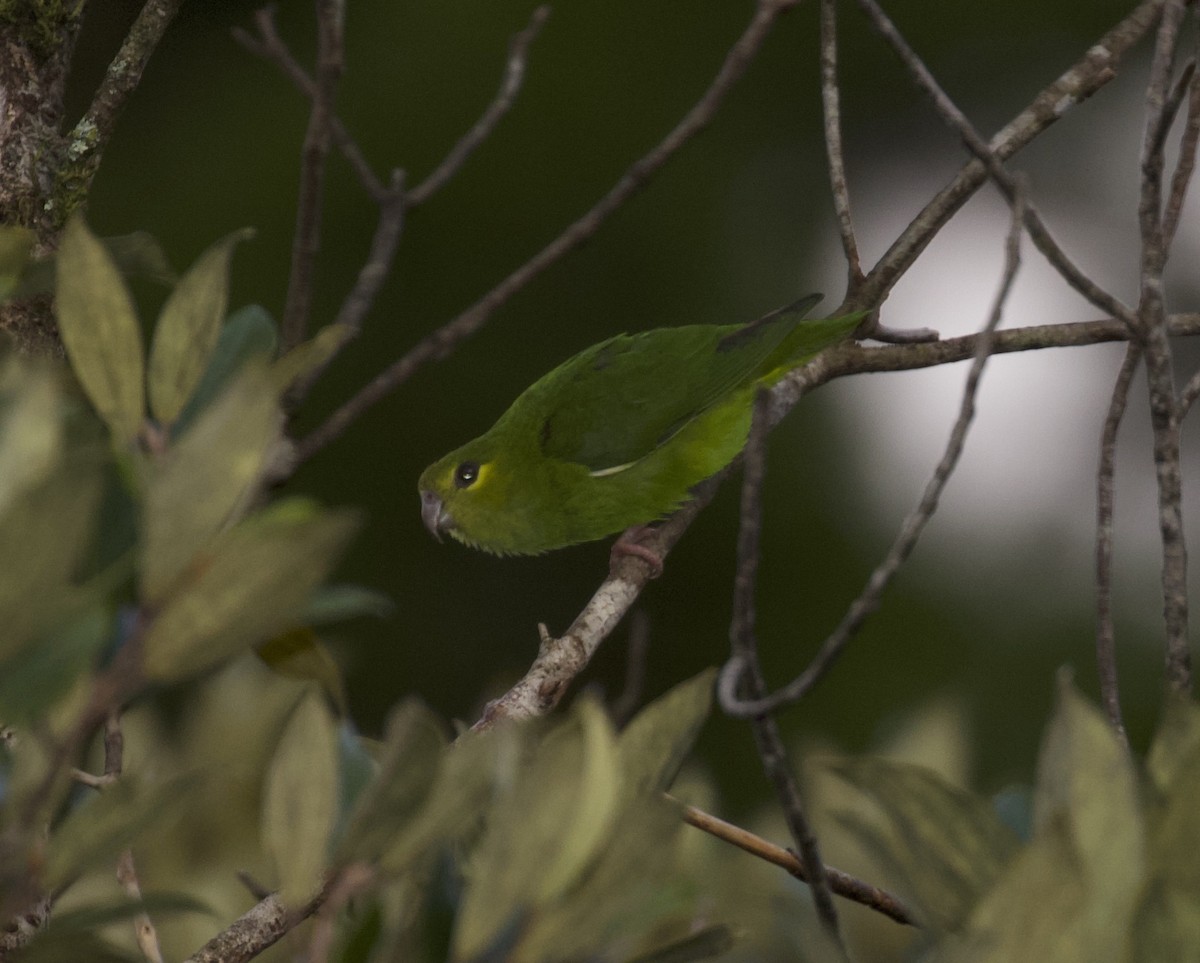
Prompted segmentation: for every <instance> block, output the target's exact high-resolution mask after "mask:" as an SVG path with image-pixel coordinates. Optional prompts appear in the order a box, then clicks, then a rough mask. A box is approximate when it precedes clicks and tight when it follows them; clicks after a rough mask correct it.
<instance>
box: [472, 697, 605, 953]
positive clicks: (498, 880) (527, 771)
mask: <svg viewBox="0 0 1200 963" xmlns="http://www.w3.org/2000/svg"><path fill="white" fill-rule="evenodd" d="M616 758H617V753H616V739H615V736H614V734H613V732H612V728H611V725H610V723H609V721H608V718H607V716H606V715H605V714H604V711H603V710H602V709H601V708H600V706H599V705H597V704H596V702H595V701H593V700H591V699H587V698H585V699H581V700H580V701H579V702H578V703H576V705H575V708H574V711H573V712H572V716H571V718H570V720H568V721H567V722H566V723H563V724H560V725H558V726H556V727H555V728H553V729H551V730H550V731H549V732H548V733H547V734H546V736H545V737H544V738H543V739H542V740H541V741H540V742H539V744H538V745H537V746H536V748H535V749H534V751H533V753H532V755H531V758H529V759H528V760H527V761H526V762H524V763H522V764H521V765H520V766H519V767H518V769H517V770H516V771H515V772H514V773H513V777H514V779H513V784H512V787H511V789H510V790H509V791H508V792H507V793H506V794H505V795H503V796H502V797H501V798H500V799H499V800H498V801H497V802H496V804H495V805H494V807H493V809H492V812H491V814H490V818H489V820H488V826H487V830H486V832H485V835H484V838H483V840H482V842H481V843H480V845H479V848H478V850H477V851H476V853H475V855H474V858H473V861H472V866H471V879H472V885H471V886H469V887H468V889H467V892H466V895H465V896H464V897H463V903H462V907H461V910H460V913H459V918H458V921H457V927H456V930H455V937H454V947H455V952H454V956H455V957H456V958H458V959H471V958H473V957H475V956H476V955H478V954H480V953H482V952H484V951H486V950H487V949H488V948H489V947H490V946H492V945H493V944H494V943H495V942H496V941H497V940H498V939H500V938H501V936H502V935H503V934H504V932H505V931H506V930H508V928H509V927H511V926H512V925H513V924H514V922H515V921H518V920H520V919H522V918H524V917H525V916H526V915H527V914H529V913H531V912H533V911H534V910H536V908H538V907H540V906H543V905H545V904H547V903H550V902H552V901H554V900H556V899H558V898H559V897H561V896H562V894H563V893H564V892H565V891H566V890H567V889H569V888H570V887H571V886H572V885H574V884H576V883H577V882H578V881H579V879H580V877H581V876H582V875H583V873H584V872H585V870H586V869H587V868H588V866H589V864H591V863H592V862H593V861H594V860H595V858H596V857H597V855H598V854H599V853H600V851H601V850H602V849H603V847H604V845H605V843H606V842H607V841H608V837H609V835H610V833H611V831H612V827H613V819H614V816H615V815H616V809H617V806H616V804H617V801H618V796H619V776H618V773H617V769H616Z"/></svg>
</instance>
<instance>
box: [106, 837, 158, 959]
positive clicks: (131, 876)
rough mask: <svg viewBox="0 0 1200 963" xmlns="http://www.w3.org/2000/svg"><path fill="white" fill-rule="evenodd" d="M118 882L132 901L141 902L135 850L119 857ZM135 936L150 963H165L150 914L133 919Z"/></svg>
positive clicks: (127, 851) (123, 852) (143, 954)
mask: <svg viewBox="0 0 1200 963" xmlns="http://www.w3.org/2000/svg"><path fill="white" fill-rule="evenodd" d="M117 882H118V883H120V884H121V889H123V890H124V891H125V895H126V896H128V897H129V898H130V899H131V900H135V901H137V902H141V899H142V886H141V884H140V883H139V882H138V874H137V866H136V865H135V864H134V861H133V850H132V849H126V850H123V851H122V852H121V855H120V856H118V857H117ZM133 936H134V939H135V940H137V945H138V949H139V950H140V951H141V954H142V956H144V957H145V958H146V959H147V960H148V961H149V963H163V955H162V950H161V949H159V946H158V931H157V930H155V928H154V923H153V921H151V919H150V916H149V914H148V913H138V914H137V915H136V916H134V918H133Z"/></svg>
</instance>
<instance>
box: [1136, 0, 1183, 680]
mask: <svg viewBox="0 0 1200 963" xmlns="http://www.w3.org/2000/svg"><path fill="white" fill-rule="evenodd" d="M1184 6H1185V4H1184V2H1183V0H1167V2H1166V4H1165V6H1164V8H1163V13H1162V18H1161V20H1160V22H1159V27H1158V35H1157V38H1156V41H1155V48H1154V59H1153V61H1152V62H1151V65H1150V81H1149V83H1148V85H1147V88H1146V107H1147V116H1146V132H1145V137H1144V139H1143V146H1142V164H1141V169H1142V184H1141V187H1142V189H1141V198H1140V201H1139V204H1138V223H1139V227H1140V230H1141V237H1142V256H1141V297H1140V300H1139V303H1138V318H1137V333H1138V338H1139V341H1140V343H1141V346H1142V348H1143V351H1144V352H1145V358H1146V380H1147V383H1148V387H1149V392H1150V423H1151V426H1152V428H1153V432H1154V466H1155V474H1156V477H1157V480H1158V512H1159V532H1160V535H1161V540H1162V594H1163V624H1164V630H1165V635H1166V658H1165V663H1166V667H1165V671H1166V680H1167V684H1168V686H1170V687H1171V688H1172V689H1175V690H1177V691H1181V692H1189V691H1190V690H1191V686H1192V670H1191V652H1190V649H1189V645H1188V598H1187V545H1186V542H1185V539H1184V532H1183V507H1182V493H1183V478H1182V469H1181V466H1180V457H1179V425H1180V421H1179V411H1178V404H1177V401H1176V397H1175V385H1174V366H1173V364H1172V361H1171V346H1170V342H1169V341H1168V340H1167V325H1166V310H1165V307H1164V304H1163V286H1162V278H1163V269H1164V267H1165V265H1166V261H1167V253H1168V249H1167V245H1166V233H1165V230H1164V224H1163V198H1162V175H1163V167H1164V161H1163V143H1164V141H1165V139H1166V138H1165V132H1164V131H1165V127H1166V126H1167V121H1168V114H1169V88H1170V82H1171V73H1172V70H1173V66H1174V58H1175V46H1176V43H1177V41H1178V36H1179V27H1180V24H1181V23H1182V21H1183V15H1184Z"/></svg>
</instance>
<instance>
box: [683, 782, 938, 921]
mask: <svg viewBox="0 0 1200 963" xmlns="http://www.w3.org/2000/svg"><path fill="white" fill-rule="evenodd" d="M683 819H684V821H685V822H686V823H687V824H688V825H689V826H695V827H696V828H697V829H699V830H702V831H704V832H706V833H708V834H709V835H710V836H714V837H716V838H717V839H720V840H723V841H724V842H727V843H730V844H732V845H734V846H736V847H737V848H738V849H740V850H742V851H744V852H747V853H749V854H750V855H751V856H757V857H758V858H759V859H762V860H765V861H766V862H768V863H771V864H773V865H775V866H778V867H780V868H781V869H784V870H786V871H787V872H789V873H791V874H792V875H793V876H795V877H796V878H797V879H800V880H803V881H804V882H806V883H807V882H808V869H807V868H806V867H805V865H804V863H803V862H801V861H800V858H799V857H798V856H797V855H796V854H795V853H793V852H792V851H791V850H790V849H784V848H783V847H782V846H776V845H775V844H774V843H772V842H769V841H767V840H765V839H763V838H762V837H761V836H757V835H755V834H754V833H752V832H750V831H749V830H748V829H743V828H742V827H741V826H735V825H734V824H733V823H729V822H726V821H725V820H724V819H720V818H719V817H717V816H714V815H712V814H711V813H707V812H705V811H704V810H703V809H697V808H696V807H695V806H688V805H684V806H683ZM825 878H826V879H828V880H829V886H830V889H832V890H833V892H834V893H836V894H837V895H838V896H842V897H845V898H846V899H848V900H852V901H853V902H855V903H860V904H861V905H863V906H866V907H867V908H868V909H873V910H875V911H876V912H877V913H882V914H883V915H884V916H886V917H888V918H889V919H893V920H895V921H896V922H897V923H903V924H905V925H906V926H916V925H917V921H916V920H915V919H914V918H913V915H912V912H911V911H910V910H909V909H908V907H907V906H905V905H904V903H902V902H901V901H900V900H899V899H898V898H897V897H895V896H893V895H892V894H891V893H889V892H887V891H886V890H882V889H878V888H877V887H875V886H872V885H871V884H870V883H866V882H863V881H862V880H860V879H858V878H856V877H854V876H851V875H850V874H849V873H843V872H842V871H841V870H839V869H834V868H833V867H832V866H826V867H825Z"/></svg>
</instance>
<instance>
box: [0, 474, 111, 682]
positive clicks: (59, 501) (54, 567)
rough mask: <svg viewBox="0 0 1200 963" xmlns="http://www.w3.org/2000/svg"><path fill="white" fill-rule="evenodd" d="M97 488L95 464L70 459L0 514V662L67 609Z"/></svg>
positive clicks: (87, 536)
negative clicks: (65, 607) (0, 630)
mask: <svg viewBox="0 0 1200 963" xmlns="http://www.w3.org/2000/svg"><path fill="white" fill-rule="evenodd" d="M101 483H102V478H101V475H100V465H99V464H98V463H97V462H95V461H94V460H93V459H91V458H87V457H84V458H68V459H66V460H64V461H63V462H62V463H61V465H60V467H59V468H58V470H56V471H55V472H54V473H53V474H51V475H50V476H49V477H47V478H46V479H45V480H43V481H42V482H41V483H40V484H39V485H36V486H35V487H33V488H32V489H29V490H28V491H26V492H24V493H23V494H22V495H21V496H20V497H19V498H18V499H17V500H16V502H15V503H13V504H11V505H9V507H8V510H7V511H5V512H4V513H3V514H0V625H3V626H4V631H3V633H0V659H2V658H6V657H8V656H10V655H12V654H13V653H14V652H16V651H18V650H19V649H20V648H21V646H22V645H23V644H24V643H25V642H26V641H27V640H28V639H30V638H32V637H33V636H34V634H36V633H37V632H39V631H42V630H43V629H44V628H45V627H46V626H47V624H48V622H49V621H50V620H51V619H52V618H57V617H59V614H60V613H61V611H62V609H63V607H64V606H65V605H66V604H67V597H68V593H69V592H70V591H71V585H72V576H73V574H74V572H75V570H76V568H77V567H78V566H79V562H80V560H81V558H82V556H83V554H84V551H85V550H86V549H87V547H88V544H89V541H90V539H91V534H92V528H93V523H94V521H95V514H96V506H97V504H98V503H99V499H100V493H101Z"/></svg>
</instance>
